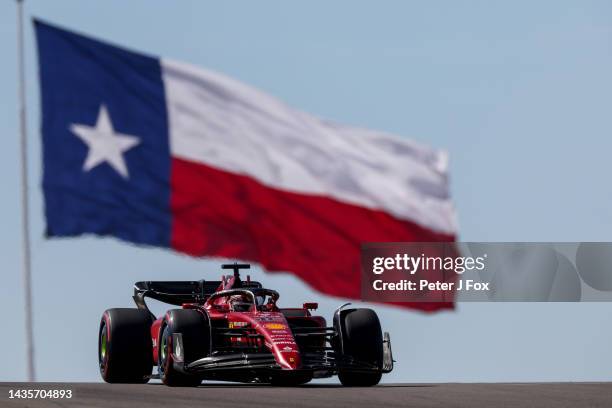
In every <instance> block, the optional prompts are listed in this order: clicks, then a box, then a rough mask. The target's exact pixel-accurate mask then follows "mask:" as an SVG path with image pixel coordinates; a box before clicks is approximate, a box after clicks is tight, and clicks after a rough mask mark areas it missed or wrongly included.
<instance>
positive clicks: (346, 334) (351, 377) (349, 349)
mask: <svg viewBox="0 0 612 408" xmlns="http://www.w3.org/2000/svg"><path fill="white" fill-rule="evenodd" d="M334 324H335V325H338V324H339V325H340V327H337V328H336V330H342V343H341V344H338V346H339V348H340V350H341V351H340V350H338V352H341V353H342V354H343V356H344V357H348V358H350V359H353V360H355V361H359V362H364V363H369V364H373V365H375V366H376V367H377V369H376V370H375V371H360V370H356V369H355V368H353V367H342V366H340V368H339V370H338V378H339V379H340V382H341V383H342V385H344V386H347V387H370V386H373V385H376V384H378V383H379V382H380V378H381V377H382V364H383V337H382V330H381V328H380V321H379V320H378V316H377V315H376V312H374V311H373V310H371V309H348V310H343V311H342V312H341V315H340V321H339V322H334Z"/></svg>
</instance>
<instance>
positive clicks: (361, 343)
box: [98, 264, 393, 386]
mask: <svg viewBox="0 0 612 408" xmlns="http://www.w3.org/2000/svg"><path fill="white" fill-rule="evenodd" d="M222 268H223V269H233V275H231V276H228V277H225V276H223V277H222V278H221V281H205V280H201V281H157V282H151V281H149V282H137V283H136V284H135V286H134V301H135V303H136V306H137V308H131V309H130V308H123V309H108V310H106V311H105V312H104V314H103V315H102V320H101V322H100V330H99V336H98V339H99V340H98V359H99V363H100V373H101V374H102V378H103V379H104V381H106V382H109V383H146V382H147V381H149V379H150V378H161V380H162V381H163V383H164V384H166V385H170V386H197V385H199V384H200V383H201V382H202V380H205V379H206V380H221V381H239V382H261V383H271V384H278V385H299V384H304V383H307V382H308V381H310V380H311V379H313V378H324V377H331V376H333V375H336V374H337V375H338V377H339V378H340V382H341V383H342V384H343V385H345V386H371V385H376V384H378V382H379V381H380V378H381V375H382V374H383V373H388V372H390V371H391V370H392V369H393V357H392V355H391V341H390V338H389V334H388V333H384V335H383V333H382V331H381V328H380V322H379V320H378V316H377V315H376V313H375V312H374V311H373V310H371V309H354V308H347V307H346V306H347V305H348V303H347V304H345V305H342V306H341V307H339V308H338V309H336V311H335V313H334V316H333V318H332V320H333V325H332V326H327V323H326V321H325V318H323V317H321V316H313V315H312V314H311V312H310V311H311V310H316V309H317V306H318V305H317V303H304V305H303V306H302V307H299V308H279V307H278V306H277V301H278V297H279V294H278V292H276V291H274V290H271V289H264V288H263V287H262V285H261V284H260V283H259V282H255V281H251V279H250V277H247V278H246V280H245V281H243V280H242V279H241V278H240V274H239V272H240V270H241V269H246V268H249V265H248V264H229V265H223V266H222ZM147 297H149V298H152V299H157V300H159V301H162V302H164V303H168V304H171V305H176V306H180V307H181V308H180V309H170V310H168V311H167V312H166V314H164V315H163V316H161V317H159V318H156V317H155V316H154V315H153V314H152V313H151V311H150V310H149V308H148V307H147V305H146V303H145V298H147ZM154 365H157V371H158V374H157V375H152V372H153V366H154Z"/></svg>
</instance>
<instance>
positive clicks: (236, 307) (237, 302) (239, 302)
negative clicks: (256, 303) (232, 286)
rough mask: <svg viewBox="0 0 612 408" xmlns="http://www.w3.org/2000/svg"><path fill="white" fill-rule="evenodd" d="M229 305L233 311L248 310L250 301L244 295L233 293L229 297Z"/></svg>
mask: <svg viewBox="0 0 612 408" xmlns="http://www.w3.org/2000/svg"><path fill="white" fill-rule="evenodd" d="M229 305H230V308H231V310H232V311H234V312H248V311H249V309H251V302H249V299H248V298H247V296H245V295H233V296H231V297H230V298H229Z"/></svg>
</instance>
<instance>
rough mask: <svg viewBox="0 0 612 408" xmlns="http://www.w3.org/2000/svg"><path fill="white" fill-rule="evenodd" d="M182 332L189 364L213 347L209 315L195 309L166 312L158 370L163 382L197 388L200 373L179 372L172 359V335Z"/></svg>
mask: <svg viewBox="0 0 612 408" xmlns="http://www.w3.org/2000/svg"><path fill="white" fill-rule="evenodd" d="M175 333H181V334H182V338H183V353H184V361H185V363H191V362H193V361H195V360H198V359H200V358H203V357H206V356H207V355H208V353H209V347H210V330H209V323H208V318H207V317H206V316H205V315H203V314H202V313H199V312H197V311H196V310H192V309H174V310H170V311H169V312H168V313H167V314H166V318H165V319H164V322H163V324H162V328H161V330H160V338H159V342H158V344H159V356H158V362H159V364H158V369H159V376H160V378H161V380H162V382H163V383H164V384H166V385H168V386H170V387H197V386H198V385H200V383H201V382H202V379H201V378H200V377H198V376H194V375H188V374H185V373H182V372H180V371H177V370H176V369H175V368H174V365H173V361H172V353H170V351H171V350H172V347H173V345H172V335H173V334H175Z"/></svg>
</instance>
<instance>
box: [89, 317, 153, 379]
mask: <svg viewBox="0 0 612 408" xmlns="http://www.w3.org/2000/svg"><path fill="white" fill-rule="evenodd" d="M151 324H152V319H151V315H150V313H149V312H148V311H147V310H141V309H108V310H106V311H105V312H104V314H103V315H102V319H101V320H100V328H99V331H98V364H99V367H100V374H101V375H102V379H104V381H106V382H107V383H127V384H144V383H146V382H148V381H149V379H150V377H151V372H152V370H153V347H152V344H151V332H150V330H151Z"/></svg>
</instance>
